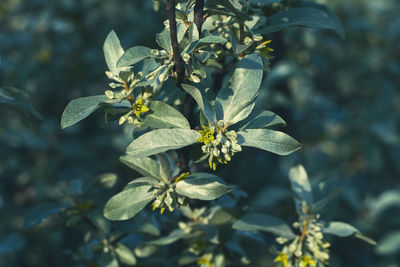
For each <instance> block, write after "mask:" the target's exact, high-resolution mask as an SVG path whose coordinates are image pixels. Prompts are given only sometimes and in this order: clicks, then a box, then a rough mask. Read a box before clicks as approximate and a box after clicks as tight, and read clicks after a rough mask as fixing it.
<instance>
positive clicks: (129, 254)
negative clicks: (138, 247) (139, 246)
mask: <svg viewBox="0 0 400 267" xmlns="http://www.w3.org/2000/svg"><path fill="white" fill-rule="evenodd" d="M115 253H117V255H118V259H119V260H120V261H121V262H122V263H124V264H126V265H136V257H135V255H134V254H133V251H132V250H131V249H130V248H128V247H127V246H125V245H123V244H121V243H117V247H116V248H115Z"/></svg>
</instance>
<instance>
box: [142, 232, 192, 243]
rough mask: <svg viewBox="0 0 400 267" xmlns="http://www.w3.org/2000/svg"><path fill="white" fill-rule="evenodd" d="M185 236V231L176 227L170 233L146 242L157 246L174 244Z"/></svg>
mask: <svg viewBox="0 0 400 267" xmlns="http://www.w3.org/2000/svg"><path fill="white" fill-rule="evenodd" d="M184 236H185V232H183V231H182V230H181V229H176V230H174V231H172V232H171V233H170V234H169V235H167V236H164V237H160V238H157V239H155V240H152V241H149V242H147V243H146V244H147V245H156V246H164V245H169V244H172V243H174V242H176V241H178V240H179V239H181V238H182V237H184Z"/></svg>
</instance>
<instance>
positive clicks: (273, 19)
mask: <svg viewBox="0 0 400 267" xmlns="http://www.w3.org/2000/svg"><path fill="white" fill-rule="evenodd" d="M295 26H303V27H310V28H316V29H327V30H333V31H336V32H337V33H338V34H339V35H340V36H341V37H343V29H341V28H340V27H339V26H338V24H337V22H336V21H335V20H334V19H333V18H332V17H330V16H329V14H327V13H324V12H323V11H322V10H320V9H317V8H310V7H302V8H293V9H289V10H287V11H283V12H280V13H277V14H275V15H272V16H270V17H268V20H267V23H266V24H265V25H264V26H263V27H261V28H259V29H257V30H256V32H257V33H261V34H269V33H273V32H277V31H280V30H283V29H285V28H288V27H295Z"/></svg>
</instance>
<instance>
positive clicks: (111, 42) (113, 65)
mask: <svg viewBox="0 0 400 267" xmlns="http://www.w3.org/2000/svg"><path fill="white" fill-rule="evenodd" d="M103 51H104V57H105V59H106V63H107V66H108V69H109V70H110V72H112V73H113V74H115V75H117V76H118V74H119V72H120V71H121V70H122V69H121V68H118V67H117V62H118V60H119V58H120V57H121V56H122V55H123V54H124V49H123V48H122V46H121V43H120V41H119V39H118V36H117V34H116V33H115V32H114V31H111V32H110V33H109V34H108V35H107V37H106V40H105V41H104V45H103Z"/></svg>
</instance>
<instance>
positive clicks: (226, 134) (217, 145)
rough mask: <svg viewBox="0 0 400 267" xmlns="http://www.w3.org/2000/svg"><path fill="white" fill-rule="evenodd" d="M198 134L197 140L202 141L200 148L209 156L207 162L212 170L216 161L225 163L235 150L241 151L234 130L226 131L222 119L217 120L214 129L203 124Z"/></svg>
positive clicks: (216, 163) (214, 168) (215, 165)
mask: <svg viewBox="0 0 400 267" xmlns="http://www.w3.org/2000/svg"><path fill="white" fill-rule="evenodd" d="M200 134H201V137H199V138H198V139H197V141H198V142H200V143H204V145H203V146H202V147H201V150H202V151H203V153H205V154H206V155H208V156H209V158H208V163H209V165H210V169H213V170H214V171H215V170H216V168H217V165H218V163H221V164H227V163H228V161H230V160H231V158H232V156H233V155H234V154H235V153H236V152H240V151H242V147H241V146H240V145H239V144H238V143H237V135H236V132H235V131H233V130H232V131H226V129H225V128H224V123H223V121H219V122H218V123H217V127H216V128H215V129H212V128H208V127H206V126H203V130H200Z"/></svg>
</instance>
